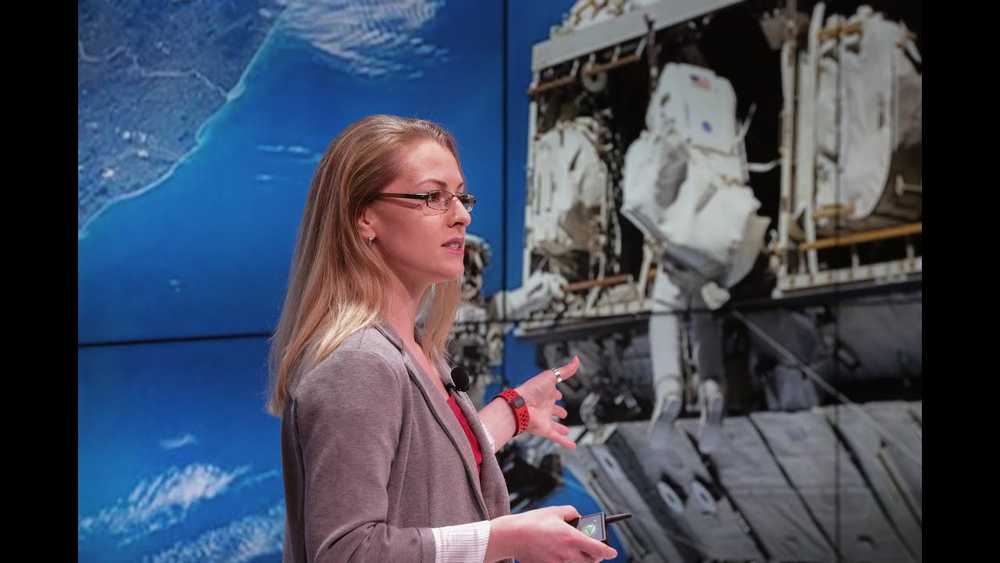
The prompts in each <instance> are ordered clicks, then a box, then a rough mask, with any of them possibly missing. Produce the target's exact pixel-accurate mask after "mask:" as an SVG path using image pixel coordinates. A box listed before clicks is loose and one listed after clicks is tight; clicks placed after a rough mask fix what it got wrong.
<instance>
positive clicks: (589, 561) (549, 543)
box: [485, 506, 618, 563]
mask: <svg viewBox="0 0 1000 563" xmlns="http://www.w3.org/2000/svg"><path fill="white" fill-rule="evenodd" d="M579 517H580V513H579V512H577V510H576V509H575V508H573V507H572V506H548V507H545V508H539V509H536V510H529V511H527V512H521V513H518V514H510V515H508V516H501V517H499V518H495V519H493V520H492V521H491V522H490V542H489V545H488V546H487V548H486V558H485V560H486V561H487V562H489V561H497V560H499V559H504V558H506V557H513V558H515V559H517V560H518V561H519V562H520V563H578V562H581V563H582V562H585V563H593V562H596V561H603V560H605V559H614V558H615V557H618V552H617V551H615V549H614V548H612V547H610V546H607V545H604V544H603V543H601V542H599V541H597V540H595V539H593V538H591V537H588V536H587V535H586V534H584V533H583V532H581V531H579V530H577V529H576V528H574V527H573V526H570V525H569V524H568V522H569V521H570V520H572V519H574V518H579Z"/></svg>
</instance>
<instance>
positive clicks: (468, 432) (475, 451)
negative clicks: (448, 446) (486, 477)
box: [448, 395, 483, 474]
mask: <svg viewBox="0 0 1000 563" xmlns="http://www.w3.org/2000/svg"><path fill="white" fill-rule="evenodd" d="M448 406H449V407H451V411H452V412H454V413H455V417H456V418H458V423H459V424H461V425H462V430H465V437H466V438H468V439H469V445H471V446H472V455H474V456H475V457H476V469H477V470H478V471H479V473H480V474H482V472H483V452H481V451H479V440H477V439H476V435H475V434H473V433H472V429H471V428H469V421H468V420H467V419H466V418H465V415H464V414H462V409H460V408H458V403H456V402H455V396H454V395H451V396H450V397H448Z"/></svg>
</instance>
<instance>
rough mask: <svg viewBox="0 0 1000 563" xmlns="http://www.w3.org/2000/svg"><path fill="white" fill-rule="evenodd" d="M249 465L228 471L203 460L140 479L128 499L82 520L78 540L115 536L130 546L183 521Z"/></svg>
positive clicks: (247, 469) (221, 491)
mask: <svg viewBox="0 0 1000 563" xmlns="http://www.w3.org/2000/svg"><path fill="white" fill-rule="evenodd" d="M249 470H250V467H249V466H242V467H238V468H236V469H234V470H232V471H225V470H223V469H220V468H218V467H215V466H213V465H209V464H203V463H193V464H191V465H188V466H186V467H184V468H183V469H177V468H176V467H171V468H170V469H168V470H167V471H166V472H165V473H161V474H160V475H157V476H155V477H153V478H152V479H148V480H144V481H142V482H140V483H139V484H138V485H136V487H135V488H134V489H133V490H132V492H131V493H129V495H128V496H127V497H126V498H119V499H117V500H116V501H115V503H114V505H112V506H111V507H108V508H104V509H102V510H101V511H100V512H99V513H98V514H97V515H92V516H85V517H80V518H79V519H78V530H77V531H78V533H77V536H78V541H79V542H81V543H82V542H84V541H86V540H87V539H89V538H92V537H109V536H110V537H112V538H115V539H117V540H118V542H119V545H127V544H129V543H132V542H134V541H136V540H138V539H141V538H143V537H145V536H148V535H149V534H152V533H154V532H156V531H158V530H162V529H164V528H168V527H170V526H173V525H175V524H177V523H179V522H182V521H183V520H184V519H185V518H186V517H187V515H188V513H189V512H190V511H191V510H193V509H194V508H195V507H196V506H198V504H199V503H201V502H202V501H205V500H209V499H213V498H215V497H218V496H220V495H222V494H224V493H226V491H227V490H228V489H229V487H230V485H231V484H232V483H233V481H234V480H235V479H237V478H238V477H240V476H241V475H243V474H245V473H246V472H248V471H249Z"/></svg>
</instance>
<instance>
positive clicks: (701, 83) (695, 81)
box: [691, 74, 712, 90]
mask: <svg viewBox="0 0 1000 563" xmlns="http://www.w3.org/2000/svg"><path fill="white" fill-rule="evenodd" d="M691 84H692V85H693V86H695V87H697V88H701V89H702V90H711V89H712V85H711V83H709V81H708V79H707V78H705V77H704V76H698V75H697V74H692V75H691Z"/></svg>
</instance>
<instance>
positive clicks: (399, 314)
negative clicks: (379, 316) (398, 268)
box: [386, 276, 426, 349]
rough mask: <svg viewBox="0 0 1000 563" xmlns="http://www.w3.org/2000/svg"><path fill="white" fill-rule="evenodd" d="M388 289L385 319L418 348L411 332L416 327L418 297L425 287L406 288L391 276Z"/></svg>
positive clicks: (401, 336)
mask: <svg viewBox="0 0 1000 563" xmlns="http://www.w3.org/2000/svg"><path fill="white" fill-rule="evenodd" d="M389 291H390V293H391V294H392V299H391V306H390V307H389V312H388V318H387V319H386V320H387V321H388V323H389V325H391V326H392V328H393V329H394V330H395V331H396V333H397V334H399V337H400V338H402V339H403V341H404V342H406V343H407V344H408V345H412V347H413V348H416V349H419V346H418V345H417V343H416V340H415V338H414V336H413V332H414V330H415V329H416V324H417V309H418V308H419V307H420V299H421V297H423V294H424V291H426V289H425V290H424V291H420V290H419V288H414V289H407V288H406V287H404V286H403V284H402V282H400V281H399V279H398V278H396V277H395V276H393V279H392V287H391V288H390V290H389ZM418 291H419V292H418Z"/></svg>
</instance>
